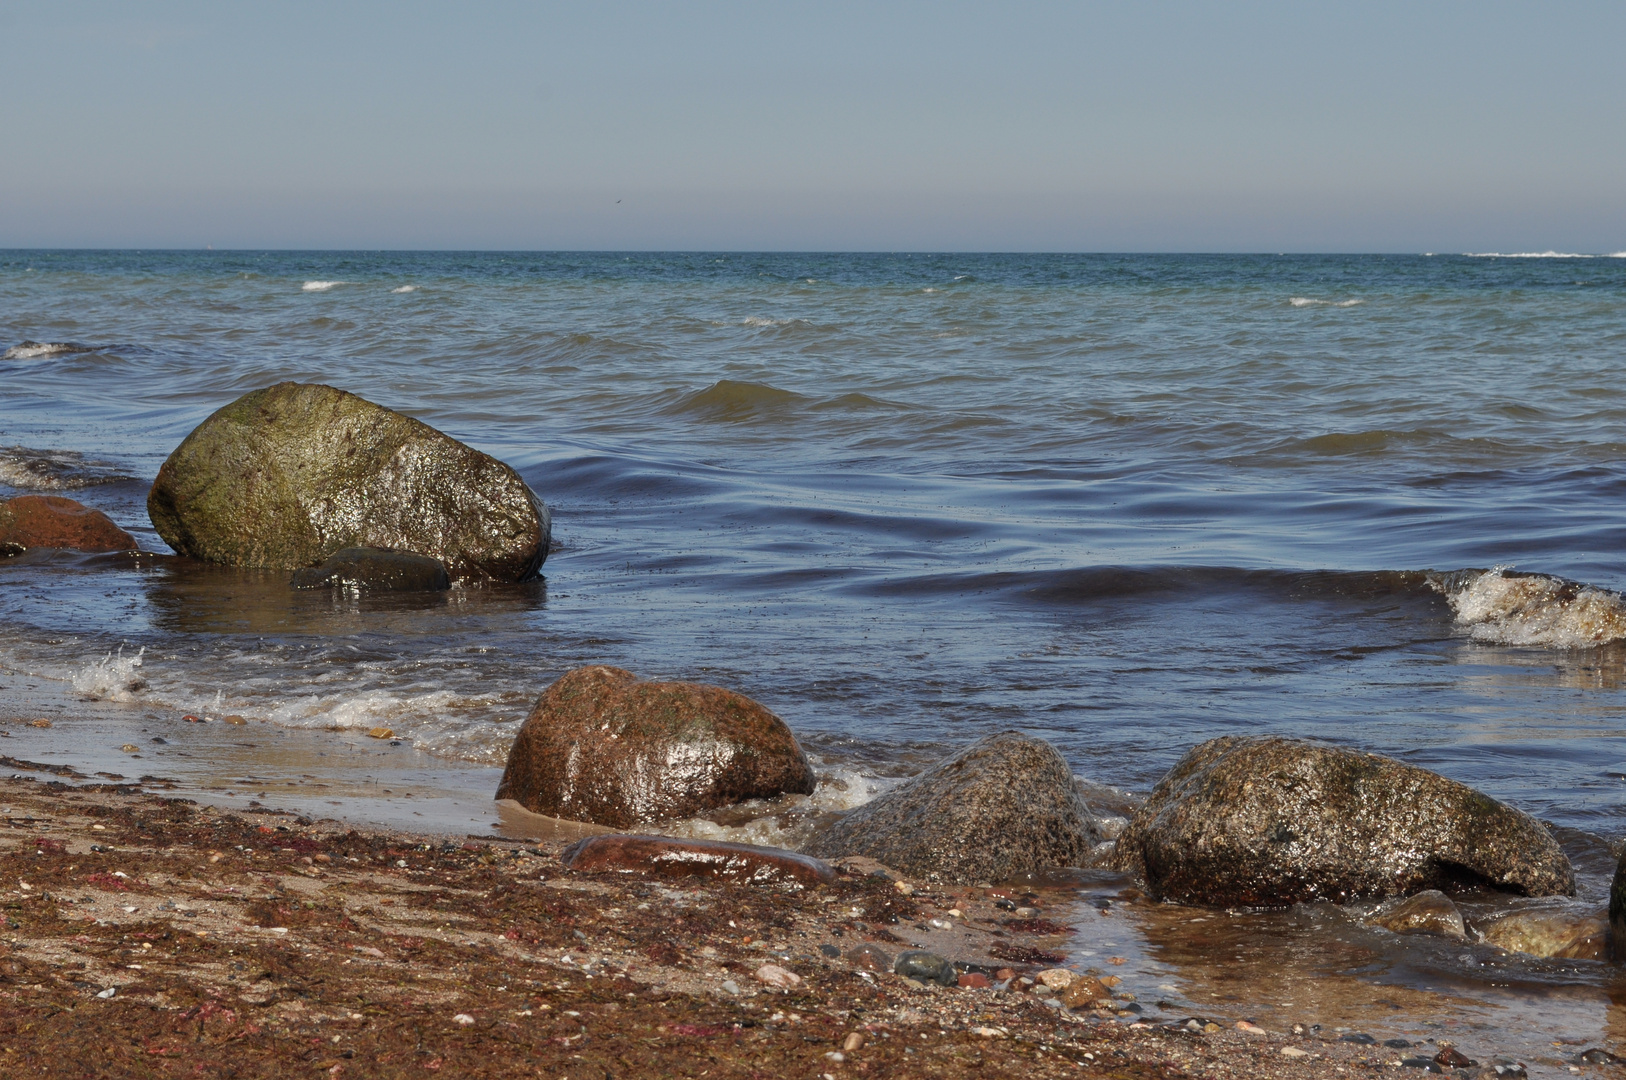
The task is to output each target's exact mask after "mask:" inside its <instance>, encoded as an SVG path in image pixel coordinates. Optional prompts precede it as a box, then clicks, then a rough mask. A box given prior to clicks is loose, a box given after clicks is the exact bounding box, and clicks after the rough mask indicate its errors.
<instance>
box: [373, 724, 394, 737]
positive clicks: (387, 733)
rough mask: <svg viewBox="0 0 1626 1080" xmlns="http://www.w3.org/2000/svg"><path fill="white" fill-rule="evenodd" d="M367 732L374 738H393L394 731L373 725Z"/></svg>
mask: <svg viewBox="0 0 1626 1080" xmlns="http://www.w3.org/2000/svg"><path fill="white" fill-rule="evenodd" d="M367 734H368V735H370V736H372V737H373V738H375V739H393V738H395V732H393V731H391V730H390V729H389V728H387V727H375V728H373V729H372V730H371V731H369V732H368V733H367Z"/></svg>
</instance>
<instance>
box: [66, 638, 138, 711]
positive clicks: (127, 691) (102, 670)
mask: <svg viewBox="0 0 1626 1080" xmlns="http://www.w3.org/2000/svg"><path fill="white" fill-rule="evenodd" d="M146 652H147V649H146V646H142V648H141V649H140V650H139V651H137V652H136V654H135V655H134V656H125V655H124V646H122V645H120V646H119V649H118V652H116V653H108V654H107V655H106V656H104V657H102V658H101V659H100V660H96V661H93V662H91V663H89V664H86V665H85V666H84V667H81V668H79V669H78V670H76V671H75V672H74V673H73V676H72V678H71V679H70V682H71V683H72V684H73V688H74V690H76V691H78V692H79V693H80V694H82V695H83V696H85V697H87V698H92V699H95V700H98V701H130V700H132V699H133V698H134V697H135V695H136V694H138V693H140V692H141V691H142V690H145V689H146V688H147V680H146V679H144V678H142V677H141V675H140V673H139V669H140V667H141V658H142V656H144V655H145V654H146Z"/></svg>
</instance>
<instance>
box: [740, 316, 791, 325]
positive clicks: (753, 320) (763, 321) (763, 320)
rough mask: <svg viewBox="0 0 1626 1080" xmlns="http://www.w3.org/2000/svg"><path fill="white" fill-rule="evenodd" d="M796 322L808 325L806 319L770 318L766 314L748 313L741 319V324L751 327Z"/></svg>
mask: <svg viewBox="0 0 1626 1080" xmlns="http://www.w3.org/2000/svg"><path fill="white" fill-rule="evenodd" d="M796 323H801V324H803V325H806V324H807V320H806V319H770V318H767V317H766V316H762V315H747V316H746V317H745V318H743V319H741V320H740V325H741V326H751V327H765V326H792V325H794V324H796Z"/></svg>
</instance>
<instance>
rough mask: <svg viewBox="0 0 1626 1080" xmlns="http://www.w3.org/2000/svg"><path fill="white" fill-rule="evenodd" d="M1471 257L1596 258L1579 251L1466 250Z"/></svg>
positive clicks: (1465, 252) (1465, 253)
mask: <svg viewBox="0 0 1626 1080" xmlns="http://www.w3.org/2000/svg"><path fill="white" fill-rule="evenodd" d="M1462 254H1463V255H1464V256H1466V257H1467V258H1470V259H1596V258H1597V257H1598V256H1596V255H1587V254H1584V253H1582V252H1578V251H1464V252H1463V253H1462Z"/></svg>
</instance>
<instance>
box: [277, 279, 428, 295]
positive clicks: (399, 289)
mask: <svg viewBox="0 0 1626 1080" xmlns="http://www.w3.org/2000/svg"><path fill="white" fill-rule="evenodd" d="M333 284H338V283H337V282H334V283H333ZM305 288H307V289H308V288H310V286H309V285H306V286H305ZM417 291H418V287H417V286H416V285H401V286H398V287H396V288H394V289H391V290H390V292H392V293H408V292H417Z"/></svg>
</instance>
